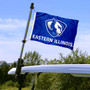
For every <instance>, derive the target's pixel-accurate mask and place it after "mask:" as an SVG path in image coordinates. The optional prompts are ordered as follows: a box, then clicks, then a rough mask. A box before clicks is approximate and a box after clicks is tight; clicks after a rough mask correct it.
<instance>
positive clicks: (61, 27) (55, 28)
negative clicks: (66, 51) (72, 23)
mask: <svg viewBox="0 0 90 90" xmlns="http://www.w3.org/2000/svg"><path fill="white" fill-rule="evenodd" d="M45 25H46V29H47V31H48V33H49V34H50V35H51V36H52V37H59V36H61V35H62V34H63V32H64V31H65V29H66V27H67V25H66V24H65V23H64V22H62V21H60V20H57V19H55V18H53V19H49V20H46V21H45Z"/></svg>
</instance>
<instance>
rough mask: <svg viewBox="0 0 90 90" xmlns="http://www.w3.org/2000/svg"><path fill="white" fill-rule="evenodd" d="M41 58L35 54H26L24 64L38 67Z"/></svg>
mask: <svg viewBox="0 0 90 90" xmlns="http://www.w3.org/2000/svg"><path fill="white" fill-rule="evenodd" d="M40 58H41V56H40V55H39V54H38V53H37V52H36V51H34V52H28V53H27V52H26V53H25V56H24V60H25V61H26V62H25V64H26V65H27V66H28V65H40Z"/></svg>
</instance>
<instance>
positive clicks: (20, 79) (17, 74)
mask: <svg viewBox="0 0 90 90" xmlns="http://www.w3.org/2000/svg"><path fill="white" fill-rule="evenodd" d="M33 9H34V3H31V6H30V13H29V18H28V22H27V26H26V31H25V35H24V39H23V40H22V48H21V53H20V58H19V59H18V62H17V67H16V73H15V75H16V76H17V78H18V80H19V84H20V86H19V90H21V88H22V79H23V77H22V76H23V75H21V68H22V66H24V65H23V59H22V55H23V50H24V46H25V43H26V37H27V33H28V28H29V23H30V20H31V14H32V10H33ZM25 76H26V75H25Z"/></svg>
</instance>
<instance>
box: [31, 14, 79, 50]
mask: <svg viewBox="0 0 90 90" xmlns="http://www.w3.org/2000/svg"><path fill="white" fill-rule="evenodd" d="M77 26H78V20H74V19H67V18H62V17H59V16H54V15H50V14H47V13H42V12H36V14H35V20H34V24H33V29H32V32H31V36H30V39H31V40H34V41H38V42H42V43H44V44H48V45H57V46H62V47H65V48H69V49H71V50H73V47H74V41H75V37H76V33H77Z"/></svg>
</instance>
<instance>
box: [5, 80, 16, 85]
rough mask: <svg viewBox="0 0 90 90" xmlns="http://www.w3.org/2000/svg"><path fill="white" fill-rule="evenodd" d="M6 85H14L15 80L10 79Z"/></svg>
mask: <svg viewBox="0 0 90 90" xmlns="http://www.w3.org/2000/svg"><path fill="white" fill-rule="evenodd" d="M5 85H6V86H14V82H13V81H12V80H10V81H7V82H6V83H5Z"/></svg>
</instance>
